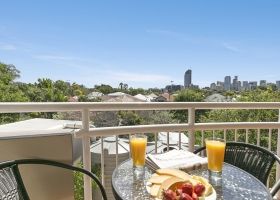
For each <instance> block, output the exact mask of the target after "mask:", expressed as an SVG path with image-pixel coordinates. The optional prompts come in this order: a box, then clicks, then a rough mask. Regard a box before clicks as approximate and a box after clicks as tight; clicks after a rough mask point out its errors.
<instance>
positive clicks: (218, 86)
mask: <svg viewBox="0 0 280 200" xmlns="http://www.w3.org/2000/svg"><path fill="white" fill-rule="evenodd" d="M216 90H218V91H223V90H224V82H222V81H217V85H216Z"/></svg>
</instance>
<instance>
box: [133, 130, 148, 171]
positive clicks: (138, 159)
mask: <svg viewBox="0 0 280 200" xmlns="http://www.w3.org/2000/svg"><path fill="white" fill-rule="evenodd" d="M146 147H147V136H146V135H144V134H134V135H131V136H130V153H131V157H132V161H133V167H144V165H145V156H146Z"/></svg>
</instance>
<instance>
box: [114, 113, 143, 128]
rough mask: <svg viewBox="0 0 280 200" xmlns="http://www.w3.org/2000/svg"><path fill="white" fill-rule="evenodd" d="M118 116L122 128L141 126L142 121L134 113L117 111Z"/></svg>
mask: <svg viewBox="0 0 280 200" xmlns="http://www.w3.org/2000/svg"><path fill="white" fill-rule="evenodd" d="M118 116H119V118H120V120H121V125H122V126H132V125H138V124H142V122H143V119H142V118H141V117H140V116H139V115H138V114H137V113H136V112H135V111H119V112H118Z"/></svg>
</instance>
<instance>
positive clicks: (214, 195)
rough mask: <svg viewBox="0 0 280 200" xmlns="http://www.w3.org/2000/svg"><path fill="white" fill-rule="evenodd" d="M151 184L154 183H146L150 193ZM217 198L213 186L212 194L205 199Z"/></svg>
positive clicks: (214, 199) (213, 199) (157, 199)
mask: <svg viewBox="0 0 280 200" xmlns="http://www.w3.org/2000/svg"><path fill="white" fill-rule="evenodd" d="M151 186H152V183H150V182H147V183H146V189H147V191H148V193H149V194H150V193H151ZM155 199H156V200H161V199H159V198H155ZM216 199H217V193H216V191H215V189H214V188H213V192H212V194H210V195H209V196H208V197H205V200H216Z"/></svg>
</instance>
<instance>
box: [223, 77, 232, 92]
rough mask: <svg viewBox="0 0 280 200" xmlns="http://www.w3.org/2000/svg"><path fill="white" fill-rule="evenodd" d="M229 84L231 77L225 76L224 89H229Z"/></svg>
mask: <svg viewBox="0 0 280 200" xmlns="http://www.w3.org/2000/svg"><path fill="white" fill-rule="evenodd" d="M230 86H231V77H230V76H226V77H225V82H224V90H230Z"/></svg>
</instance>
